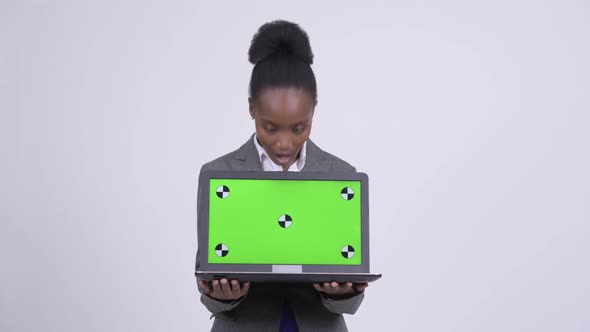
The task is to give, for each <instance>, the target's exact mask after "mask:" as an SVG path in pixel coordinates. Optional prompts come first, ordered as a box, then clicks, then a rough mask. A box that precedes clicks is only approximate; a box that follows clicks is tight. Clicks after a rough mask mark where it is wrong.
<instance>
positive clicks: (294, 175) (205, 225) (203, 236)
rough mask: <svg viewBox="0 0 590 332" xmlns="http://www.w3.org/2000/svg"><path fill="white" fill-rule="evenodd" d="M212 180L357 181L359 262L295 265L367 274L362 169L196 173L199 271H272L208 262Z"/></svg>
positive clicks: (366, 198) (312, 270)
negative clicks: (354, 170)
mask: <svg viewBox="0 0 590 332" xmlns="http://www.w3.org/2000/svg"><path fill="white" fill-rule="evenodd" d="M211 179H264V180H268V179H270V180H327V181H330V180H332V181H360V183H361V195H360V196H361V247H362V251H361V253H362V257H361V264H360V265H330V264H326V265H321V264H313V265H305V264H303V265H297V266H301V269H300V271H301V272H302V273H368V272H369V270H370V269H369V263H370V252H369V250H370V248H369V246H370V245H369V179H368V176H367V174H365V173H362V172H356V173H351V172H330V173H328V172H263V171H223V170H222V171H217V170H216V171H203V172H201V174H200V175H199V188H198V190H199V194H198V200H199V202H198V203H197V206H198V210H197V235H198V248H199V252H200V253H199V256H200V262H199V263H200V266H199V271H203V272H207V271H219V272H224V271H227V272H235V271H243V272H264V273H268V272H272V271H273V266H275V267H276V265H273V264H231V263H227V264H219V263H215V264H209V262H208V258H209V222H208V220H209V198H210V195H209V192H210V190H211V189H210V180H211Z"/></svg>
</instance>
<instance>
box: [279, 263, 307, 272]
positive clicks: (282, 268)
mask: <svg viewBox="0 0 590 332" xmlns="http://www.w3.org/2000/svg"><path fill="white" fill-rule="evenodd" d="M301 272H303V267H302V266H301V265H273V266H272V273H301Z"/></svg>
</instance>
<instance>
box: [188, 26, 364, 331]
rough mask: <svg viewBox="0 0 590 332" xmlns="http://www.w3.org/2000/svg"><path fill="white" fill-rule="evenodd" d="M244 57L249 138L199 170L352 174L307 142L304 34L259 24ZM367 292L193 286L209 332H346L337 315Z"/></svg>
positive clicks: (311, 79) (348, 287)
mask: <svg viewBox="0 0 590 332" xmlns="http://www.w3.org/2000/svg"><path fill="white" fill-rule="evenodd" d="M248 56H249V60H250V62H251V63H252V64H254V69H253V70H252V77H251V79H250V97H249V99H248V103H249V108H250V116H251V117H252V119H253V120H254V123H255V127H256V133H255V134H254V135H252V137H251V138H250V139H248V141H246V143H244V145H242V146H241V147H240V148H239V149H237V150H235V151H233V152H231V153H229V154H227V155H225V156H223V157H220V158H218V159H215V160H213V161H211V162H209V163H207V164H205V165H203V167H202V169H201V171H204V170H251V171H261V170H264V171H293V172H332V171H338V172H343V171H349V172H355V171H356V170H355V168H354V167H352V166H351V165H350V164H348V163H347V162H345V161H343V160H341V159H339V158H337V157H335V156H333V155H331V154H329V153H327V152H324V151H322V150H321V149H320V148H319V147H317V146H316V145H315V144H314V143H313V142H312V141H311V140H310V139H309V134H310V132H311V125H312V120H313V114H314V109H315V105H316V104H317V89H316V81H315V76H314V74H313V71H312V69H311V64H312V62H313V54H312V51H311V46H310V44H309V39H308V37H307V34H306V33H305V31H303V30H302V29H301V28H300V27H299V26H298V25H296V24H294V23H291V22H286V21H274V22H270V23H267V24H264V25H263V26H262V27H260V29H259V30H258V32H257V33H256V35H254V38H253V40H252V44H251V46H250V50H249V52H248ZM326 236H330V234H326ZM196 265H197V268H198V266H199V254H198V252H197V262H196ZM366 287H367V284H352V283H340V284H339V283H337V282H331V283H328V282H327V283H323V284H313V285H311V284H270V283H252V284H250V283H248V282H245V283H240V282H239V281H238V280H227V279H221V280H214V281H212V282H210V283H208V282H205V281H203V280H198V288H199V291H200V292H201V302H203V304H204V305H205V307H207V309H208V310H209V311H210V312H211V313H212V314H213V316H214V317H215V321H214V323H213V329H212V330H213V331H273V332H276V331H345V330H346V324H345V323H344V319H343V317H342V314H344V313H347V314H353V313H354V312H355V311H356V310H357V309H358V307H359V305H360V304H361V302H362V300H363V296H364V294H363V293H364V289H365V288H366Z"/></svg>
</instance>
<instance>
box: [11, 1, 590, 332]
mask: <svg viewBox="0 0 590 332" xmlns="http://www.w3.org/2000/svg"><path fill="white" fill-rule="evenodd" d="M211 3H212V2H199V1H159V2H156V1H131V0H119V1H114V0H111V1H73V0H72V1H65V0H55V1H16V0H15V1H10V0H8V1H7V0H1V2H0V38H1V39H0V42H1V43H0V48H1V49H0V110H1V117H0V148H1V150H0V158H1V164H0V167H1V172H0V180H1V186H0V204H1V209H0V214H1V215H0V217H1V226H0V227H1V228H0V279H1V282H0V330H2V331H7V332H12V331H19V332H20V331H204V330H208V329H209V327H210V324H211V321H210V320H209V314H208V313H207V312H206V310H205V309H204V307H203V306H202V305H201V304H200V303H199V300H198V295H197V291H196V288H195V287H196V286H195V281H194V277H193V263H194V253H195V249H196V238H195V231H196V221H195V198H196V176H197V172H198V170H199V168H200V166H201V165H202V164H203V163H205V162H207V161H209V160H211V159H213V158H215V157H218V156H220V155H222V154H225V153H227V152H229V151H232V150H234V149H236V148H237V147H238V146H240V145H241V144H242V143H243V142H244V141H245V140H246V139H248V138H249V135H250V134H251V133H252V132H253V130H254V127H253V123H252V122H251V121H250V119H249V116H248V112H247V84H248V80H249V75H250V71H251V68H252V67H251V65H250V64H249V63H248V62H247V55H246V54H247V50H248V46H249V44H250V40H251V38H252V36H253V34H254V32H255V31H256V30H257V29H258V27H259V26H260V25H261V24H263V23H265V22H267V21H269V20H272V19H276V18H283V19H288V20H292V21H295V22H297V23H299V24H300V25H301V26H302V27H303V28H304V29H306V30H307V32H308V33H309V35H310V38H311V42H312V47H313V51H314V53H315V55H316V62H315V63H314V66H313V68H314V70H315V72H316V75H317V80H318V92H319V105H318V108H317V110H316V111H317V112H316V117H315V119H314V128H313V131H312V138H313V139H314V140H315V142H316V143H317V144H318V145H319V146H320V147H322V148H323V149H325V150H327V151H329V152H331V153H333V154H336V155H338V156H340V157H341V158H343V159H345V160H347V161H349V162H350V163H352V164H353V165H355V166H356V167H357V168H358V169H359V170H361V171H364V172H367V173H368V174H369V175H370V178H371V198H372V202H371V225H372V227H371V231H372V236H371V237H372V270H373V271H374V272H380V273H383V275H384V277H383V279H381V280H379V281H377V282H375V283H374V284H372V285H371V286H370V287H369V289H368V290H367V296H366V299H365V301H364V303H363V305H362V307H361V308H360V310H359V311H358V313H357V314H356V315H354V316H347V321H348V325H349V328H350V329H351V330H353V331H367V330H387V331H453V332H454V331H535V332H539V331H560V332H561V331H589V330H590V312H589V308H590V283H589V282H588V280H590V264H589V262H590V257H589V256H590V255H589V253H590V241H589V237H590V224H589V223H590V207H589V203H590V175H589V170H590V153H589V151H590V146H589V145H590V131H589V128H588V127H589V125H590V114H589V112H590V98H589V91H590V65H589V61H588V59H590V46H589V43H590V6H589V5H588V2H586V1H487V3H485V2H474V1H407V2H400V1H388V2H386V1H383V2H363V4H362V5H361V4H360V2H355V3H354V4H353V3H351V4H344V3H343V2H340V1H337V2H336V1H335V2H320V1H290V2H287V3H282V2H279V1H241V2H237V1H236V2H227V1H216V2H215V4H211ZM327 236H329V235H328V234H327Z"/></svg>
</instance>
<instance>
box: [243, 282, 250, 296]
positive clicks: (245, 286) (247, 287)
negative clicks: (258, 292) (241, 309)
mask: <svg viewBox="0 0 590 332" xmlns="http://www.w3.org/2000/svg"><path fill="white" fill-rule="evenodd" d="M249 289H250V282H245V283H244V284H243V285H242V296H244V295H246V293H248V290H249Z"/></svg>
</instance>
